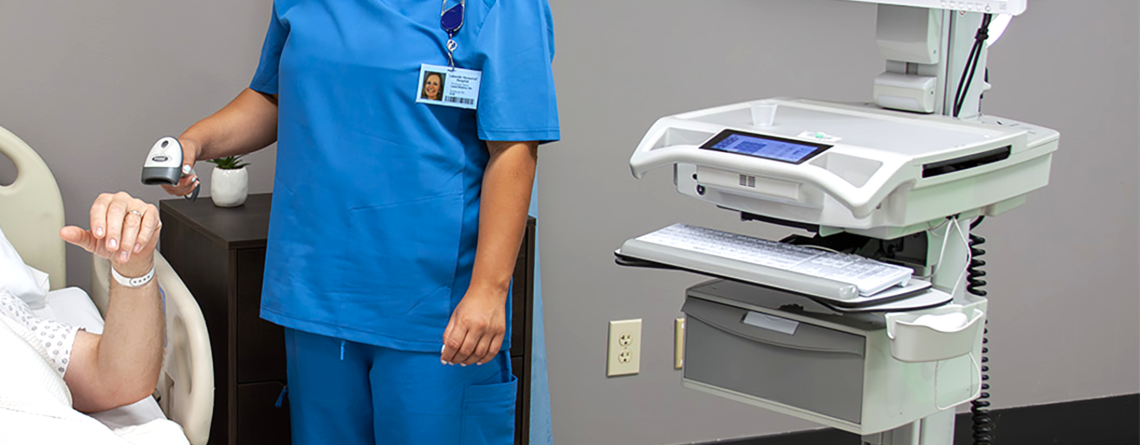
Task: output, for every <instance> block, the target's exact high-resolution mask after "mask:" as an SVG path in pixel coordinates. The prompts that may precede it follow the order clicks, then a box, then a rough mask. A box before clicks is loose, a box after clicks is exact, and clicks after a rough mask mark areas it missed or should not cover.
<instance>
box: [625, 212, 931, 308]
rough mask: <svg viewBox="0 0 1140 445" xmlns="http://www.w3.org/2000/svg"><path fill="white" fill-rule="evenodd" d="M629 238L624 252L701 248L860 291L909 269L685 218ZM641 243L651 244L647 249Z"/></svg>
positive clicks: (899, 282) (906, 276)
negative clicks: (691, 222)
mask: <svg viewBox="0 0 1140 445" xmlns="http://www.w3.org/2000/svg"><path fill="white" fill-rule="evenodd" d="M631 241H636V242H635V243H633V244H632V245H631V244H630V243H629V242H627V244H626V246H623V248H622V251H623V252H622V253H623V254H625V253H627V252H626V251H627V250H632V251H637V250H638V249H636V247H638V246H639V245H641V247H642V249H640V250H642V251H645V253H650V255H649V256H652V255H657V254H659V253H661V252H662V251H663V250H664V251H668V252H666V253H669V254H672V255H673V256H677V255H682V256H683V255H684V254H685V253H686V252H690V253H699V254H703V255H710V256H712V257H715V258H720V259H723V260H728V262H729V263H745V264H747V265H754V266H761V270H762V268H771V269H776V270H780V271H785V272H791V273H794V274H799V275H801V276H802V275H806V276H809V277H816V278H822V279H825V280H830V281H832V282H839V283H846V284H850V285H853V286H854V287H855V288H856V289H857V290H858V294H859V295H863V296H868V295H874V294H876V293H879V292H881V291H883V290H885V289H888V288H891V287H894V286H905V285H906V284H907V281H909V280H910V278H911V275H912V274H913V270H911V269H910V268H907V267H902V266H896V265H893V264H887V263H883V262H880V261H875V260H872V259H868V258H864V257H861V256H859V255H850V254H845V253H836V252H831V251H825V250H820V249H817V248H812V247H806V246H796V245H792V244H786V243H780V242H776V241H769V240H766V239H762V238H755V237H751V236H746V235H739V234H735V233H729V232H722V231H720V230H714V229H708V228H704V227H697V226H690V225H687V224H674V225H672V226H669V227H666V228H664V229H661V230H658V231H656V232H652V233H648V234H645V235H642V236H640V237H637V238H635V239H634V240H631ZM645 244H648V245H651V246H653V248H651V249H646V248H645V247H647V246H644V245H645ZM627 247H632V248H634V249H627ZM649 251H652V252H649ZM637 256H645V255H637ZM642 259H647V260H653V258H642Z"/></svg>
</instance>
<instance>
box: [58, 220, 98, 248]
mask: <svg viewBox="0 0 1140 445" xmlns="http://www.w3.org/2000/svg"><path fill="white" fill-rule="evenodd" d="M59 237H60V238H62V239H63V240H64V241H67V242H68V243H71V244H74V245H76V246H79V247H80V248H82V249H83V250H86V251H88V252H92V253H94V252H95V248H96V247H97V246H98V244H99V240H98V239H96V238H95V235H94V234H92V233H91V232H89V231H86V230H83V229H80V228H79V227H76V226H67V227H64V228H62V229H59Z"/></svg>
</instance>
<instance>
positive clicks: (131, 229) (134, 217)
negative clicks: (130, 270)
mask: <svg viewBox="0 0 1140 445" xmlns="http://www.w3.org/2000/svg"><path fill="white" fill-rule="evenodd" d="M143 216H144V215H143V214H142V212H141V211H139V210H135V209H131V210H128V211H127V214H126V215H124V216H123V239H122V240H121V241H120V242H119V243H120V244H121V245H122V246H123V248H121V249H119V262H120V263H126V262H127V261H130V260H131V252H133V251H134V249H135V242H136V240H137V239H138V235H139V230H140V229H142V219H143Z"/></svg>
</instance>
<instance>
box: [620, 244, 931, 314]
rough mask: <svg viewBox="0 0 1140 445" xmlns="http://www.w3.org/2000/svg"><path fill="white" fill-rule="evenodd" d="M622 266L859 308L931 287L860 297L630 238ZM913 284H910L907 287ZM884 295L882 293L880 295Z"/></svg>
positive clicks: (825, 283) (847, 288) (839, 287)
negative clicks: (708, 278) (736, 283)
mask: <svg viewBox="0 0 1140 445" xmlns="http://www.w3.org/2000/svg"><path fill="white" fill-rule="evenodd" d="M614 255H615V257H616V262H617V263H618V264H620V265H623V266H634V267H655V268H667V269H681V270H686V271H690V272H696V273H699V274H702V275H707V276H711V277H717V278H727V279H731V280H736V281H741V282H745V283H753V284H759V285H763V286H768V287H772V288H776V289H782V290H786V291H789V292H795V293H799V294H804V295H807V296H809V297H814V298H818V299H821V300H823V302H824V303H827V304H829V305H831V306H837V307H843V308H857V307H862V306H872V305H880V304H883V303H886V302H889V301H895V300H901V299H906V298H909V297H911V296H913V295H914V294H915V293H917V292H919V291H922V290H924V289H925V288H927V287H929V283H925V284H924V282H922V281H919V280H911V281H912V282H913V283H912V286H914V287H912V291H911V292H888V291H884V292H880V293H879V294H875V295H870V296H860V295H859V291H858V289H856V288H855V286H854V285H852V284H848V283H842V282H839V281H835V280H829V279H826V278H820V277H814V276H810V275H805V274H801V273H797V272H790V271H787V270H782V269H777V268H773V267H767V266H762V265H757V264H751V263H746V262H743V261H739V260H733V259H728V258H723V257H719V256H715V255H711V254H707V253H702V252H699V251H685V252H684V253H683V254H680V253H678V252H677V251H676V250H675V249H670V248H668V247H664V246H661V245H659V244H655V243H649V242H645V241H641V240H638V239H637V238H631V239H628V240H626V241H625V243H622V246H621V248H620V249H618V250H617V251H615V252H614ZM907 287H911V286H907ZM880 294H881V295H880Z"/></svg>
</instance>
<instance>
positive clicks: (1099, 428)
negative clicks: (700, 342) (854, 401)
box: [716, 394, 1140, 445]
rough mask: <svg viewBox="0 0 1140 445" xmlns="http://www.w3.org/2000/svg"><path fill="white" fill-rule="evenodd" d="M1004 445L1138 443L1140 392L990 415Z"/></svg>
mask: <svg viewBox="0 0 1140 445" xmlns="http://www.w3.org/2000/svg"><path fill="white" fill-rule="evenodd" d="M990 417H992V418H993V422H994V432H993V443H995V444H1000V445H1033V444H1050V445H1135V444H1140V394H1129V395H1124V396H1116V397H1106V398H1103V399H1089V400H1077V401H1074V402H1063V403H1052V404H1048V405H1035V406H1025V407H1020V408H1005V409H996V410H992V411H990ZM972 443H973V431H972V430H971V420H970V414H969V413H963V414H959V415H958V417H957V419H955V424H954V445H970V444H972ZM858 444H859V436H857V435H854V434H851V433H848V432H845V431H839V430H836V429H832V428H825V429H819V430H811V431H800V432H795V433H788V434H778V435H774V436H764V437H754V438H748V439H737V440H727V441H718V442H716V445H858Z"/></svg>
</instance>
